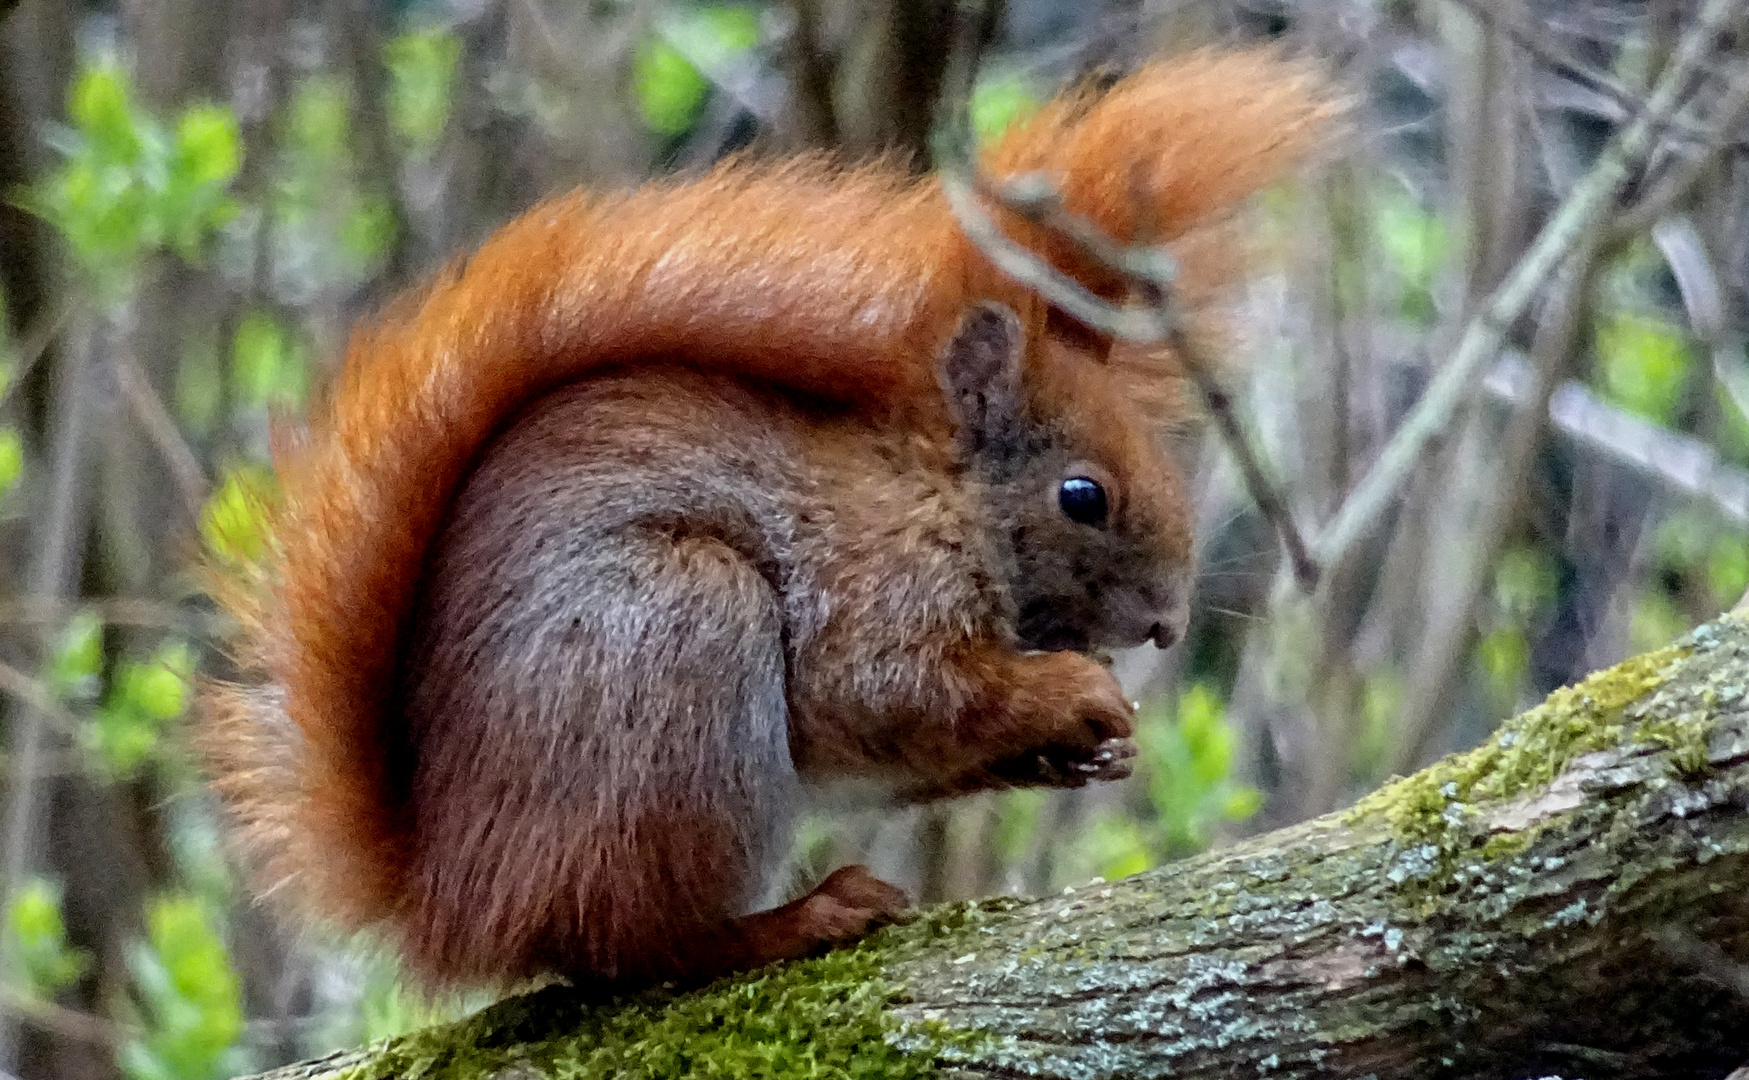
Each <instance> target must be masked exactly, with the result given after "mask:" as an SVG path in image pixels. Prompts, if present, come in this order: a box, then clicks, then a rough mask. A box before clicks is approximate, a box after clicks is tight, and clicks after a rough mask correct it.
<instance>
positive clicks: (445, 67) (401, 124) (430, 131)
mask: <svg viewBox="0 0 1749 1080" xmlns="http://www.w3.org/2000/svg"><path fill="white" fill-rule="evenodd" d="M461 52H462V43H461V39H460V38H458V37H456V36H455V35H454V34H451V33H447V32H445V31H442V30H414V31H411V32H409V33H405V34H401V35H400V36H399V37H396V38H395V39H394V40H392V41H390V42H389V43H388V44H387V45H385V46H384V47H383V63H384V64H385V65H387V67H388V69H389V121H390V122H391V123H392V124H394V126H395V133H396V134H398V135H400V136H401V138H403V139H405V140H407V142H408V144H409V145H410V146H411V147H412V148H413V150H414V152H416V153H428V152H429V151H430V150H431V148H432V147H434V146H436V145H437V140H438V139H439V138H440V137H442V135H443V129H444V127H445V126H446V125H448V123H449V108H450V99H451V96H452V94H453V92H454V88H455V69H456V62H457V61H458V60H459V59H460V58H461Z"/></svg>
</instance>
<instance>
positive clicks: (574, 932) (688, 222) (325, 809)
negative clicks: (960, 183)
mask: <svg viewBox="0 0 1749 1080" xmlns="http://www.w3.org/2000/svg"><path fill="white" fill-rule="evenodd" d="M1332 108H1333V106H1332V104H1331V100H1330V97H1329V95H1328V94H1326V93H1325V92H1324V90H1323V89H1322V86H1321V84H1320V83H1319V81H1318V80H1317V78H1316V77H1315V76H1314V75H1313V74H1312V73H1311V72H1310V71H1309V70H1308V69H1307V68H1306V67H1305V66H1303V65H1300V64H1297V63H1294V62H1291V61H1287V60H1284V59H1281V58H1280V57H1278V56H1276V55H1275V54H1273V53H1269V52H1258V51H1251V52H1236V53H1217V52H1201V53H1194V54H1190V55H1188V56H1185V57H1181V58H1179V59H1176V60H1172V61H1168V62H1163V63H1159V64H1156V65H1153V66H1150V67H1147V68H1144V69H1143V70H1141V71H1140V72H1138V73H1136V74H1133V75H1131V76H1129V77H1127V78H1126V79H1123V80H1121V81H1119V82H1118V83H1116V84H1115V85H1114V86H1112V87H1110V88H1108V89H1106V90H1104V91H1097V92H1096V91H1093V90H1085V91H1076V92H1071V93H1069V94H1067V95H1065V96H1063V97H1062V98H1059V99H1057V100H1055V101H1053V102H1051V103H1049V104H1047V105H1046V106H1045V107H1043V108H1042V109H1041V110H1040V111H1039V112H1038V113H1037V114H1036V115H1034V116H1033V117H1031V118H1030V119H1027V120H1025V121H1023V122H1021V123H1019V124H1018V125H1016V126H1015V127H1014V128H1013V129H1012V130H1011V131H1010V132H1009V133H1007V134H1006V135H1005V136H1004V137H1003V138H1001V139H1000V140H999V141H998V142H997V143H996V144H995V145H994V146H993V147H992V148H991V149H990V150H989V151H988V152H987V153H985V154H984V155H983V159H982V165H983V167H984V168H985V169H986V170H987V171H988V172H989V173H990V174H991V175H994V176H998V177H1005V176H1016V175H1020V174H1023V173H1040V174H1042V175H1044V176H1045V177H1048V178H1049V179H1050V180H1051V181H1052V182H1054V183H1055V185H1056V187H1057V190H1058V191H1059V192H1060V193H1061V195H1062V198H1063V200H1064V203H1065V205H1066V207H1067V209H1068V210H1070V211H1071V212H1073V213H1076V214H1079V215H1081V216H1083V217H1084V218H1086V219H1088V220H1090V221H1092V222H1093V223H1095V224H1097V225H1098V226H1099V227H1100V228H1102V229H1104V230H1105V231H1106V232H1107V233H1109V234H1110V235H1112V236H1114V237H1116V238H1119V239H1121V240H1126V241H1137V240H1158V241H1161V242H1165V243H1168V244H1170V245H1171V246H1172V248H1173V250H1174V253H1175V255H1176V256H1177V257H1178V259H1179V261H1180V264H1181V266H1180V278H1179V282H1178V292H1179V295H1180V298H1181V300H1182V301H1183V302H1184V303H1186V304H1187V305H1189V306H1190V307H1191V308H1192V309H1194V310H1200V309H1201V308H1204V307H1207V306H1208V305H1209V301H1210V300H1211V299H1212V298H1213V297H1214V296H1215V295H1216V294H1217V293H1218V291H1219V290H1220V289H1221V288H1222V287H1223V286H1224V285H1225V284H1226V283H1227V282H1228V281H1229V279H1230V277H1231V274H1232V270H1233V264H1234V260H1233V259H1232V257H1231V251H1232V244H1231V240H1232V237H1231V233H1230V231H1229V230H1226V229H1223V228H1222V224H1223V222H1225V221H1226V220H1227V219H1228V217H1229V216H1230V215H1229V213H1228V211H1229V210H1230V209H1231V208H1232V207H1234V206H1235V205H1236V204H1237V203H1238V202H1239V201H1240V200H1242V199H1243V198H1244V197H1246V196H1247V195H1249V194H1251V193H1252V192H1254V191H1255V190H1257V189H1258V188H1259V187H1261V186H1263V185H1264V184H1266V183H1268V182H1270V181H1271V180H1273V179H1274V178H1276V177H1277V176H1278V175H1279V174H1280V173H1281V172H1282V170H1283V169H1284V168H1286V167H1287V166H1288V165H1289V164H1291V163H1293V162H1294V161H1296V160H1297V159H1299V158H1300V157H1302V156H1303V155H1304V153H1305V152H1306V151H1307V150H1308V149H1309V148H1310V147H1311V146H1312V145H1313V144H1314V142H1315V140H1316V138H1317V137H1318V134H1319V131H1320V129H1321V127H1322V125H1323V122H1324V121H1325V119H1326V118H1327V117H1328V116H1329V114H1330V113H1331V111H1332ZM1007 224H1008V225H1009V226H1012V229H1011V232H1012V234H1013V235H1015V236H1017V237H1019V238H1021V239H1022V241H1023V242H1025V243H1028V244H1030V245H1032V247H1033V248H1034V250H1035V251H1036V252H1037V253H1038V255H1039V257H1041V258H1044V259H1048V260H1050V261H1052V262H1053V263H1055V264H1056V265H1057V266H1058V267H1059V268H1060V269H1063V270H1065V271H1066V272H1069V273H1071V274H1074V275H1075V276H1076V277H1077V278H1078V279H1079V280H1080V281H1081V282H1082V283H1083V284H1084V285H1086V286H1087V287H1088V288H1090V289H1093V290H1094V291H1096V292H1100V293H1101V294H1103V295H1107V296H1110V297H1111V298H1113V299H1115V300H1121V299H1122V297H1121V295H1118V294H1117V293H1116V289H1117V288H1118V286H1117V285H1116V284H1114V282H1113V281H1111V280H1110V279H1109V276H1103V277H1102V274H1101V272H1100V269H1099V268H1098V267H1095V266H1089V265H1084V263H1083V262H1078V261H1077V259H1076V258H1075V256H1074V253H1073V252H1072V251H1071V250H1069V249H1067V248H1065V247H1063V246H1062V245H1060V244H1056V245H1054V244H1053V243H1052V242H1051V240H1050V238H1049V237H1048V236H1045V235H1044V234H1042V233H1040V232H1039V231H1038V230H1032V229H1028V228H1027V227H1025V226H1024V224H1023V223H1020V222H1018V221H1010V222H1007ZM1177 381H1178V379H1177V376H1176V374H1175V361H1174V359H1173V358H1172V357H1171V356H1170V355H1169V354H1167V353H1165V352H1162V351H1160V350H1149V349H1138V348H1131V347H1126V346H1122V345H1115V346H1114V345H1113V344H1112V343H1111V342H1109V341H1105V340H1102V339H1101V338H1100V337H1099V335H1098V334H1097V333H1096V332H1093V331H1090V330H1088V329H1087V328H1085V327H1082V326H1080V325H1079V324H1076V323H1074V322H1073V321H1072V320H1068V319H1066V318H1065V317H1063V316H1061V315H1059V314H1058V313H1056V312H1055V311H1053V310H1051V309H1050V308H1049V306H1048V305H1047V304H1045V303H1044V302H1043V301H1041V300H1040V299H1039V298H1037V297H1036V296H1034V295H1032V294H1030V293H1029V292H1028V291H1027V290H1026V289H1025V288H1024V287H1022V286H1020V285H1018V284H1016V283H1014V282H1012V281H1010V280H1008V279H1006V278H1004V277H1003V276H1002V275H1001V274H1000V273H999V272H998V271H996V270H995V269H994V268H993V267H992V266H991V265H990V264H989V263H988V262H987V261H986V259H985V258H984V256H983V255H982V254H980V252H979V251H978V249H977V248H976V247H975V246H974V245H973V244H972V243H971V242H970V241H968V240H967V239H966V237H965V236H964V235H962V233H961V232H960V230H959V229H958V227H957V226H956V223H955V220H954V218H953V215H952V214H951V212H950V211H949V209H948V207H947V205H946V202H945V200H944V197H943V195H942V192H941V190H940V188H939V186H938V185H937V184H936V183H935V182H934V181H933V180H930V179H927V178H915V177H912V176H909V175H907V174H905V173H904V172H903V171H902V170H901V169H899V168H897V167H896V166H893V165H891V164H874V165H867V166H862V167H856V168H848V167H838V166H834V165H832V164H830V163H827V162H825V161H823V160H820V159H814V158H809V159H803V160H798V161H792V162H788V163H780V164H767V163H754V162H746V161H742V162H734V163H729V164H725V165H723V166H720V167H718V168H716V169H715V170H714V171H711V172H709V173H707V174H706V175H704V176H703V177H701V178H698V179H694V180H690V181H669V182H656V183H651V184H649V185H647V186H645V187H642V188H639V189H636V190H634V191H631V192H629V193H622V194H616V195H588V194H572V195H569V196H565V197H562V198H558V199H556V200H554V201H551V202H548V203H545V204H543V205H540V206H537V207H535V208H534V209H533V210H531V211H529V212H528V213H526V214H525V215H524V216H522V217H521V218H520V219H518V220H516V221H514V222H512V223H511V224H509V225H508V226H506V227H504V228H503V229H502V230H501V231H500V232H499V233H497V234H496V235H495V236H494V237H493V238H492V239H490V240H488V241H487V242H486V243H485V245H484V246H482V247H481V248H480V249H479V250H478V252H476V253H475V254H474V255H473V256H471V257H470V258H469V259H468V260H466V262H465V263H464V264H462V265H460V266H458V267H456V268H454V269H452V270H451V271H449V272H447V273H445V274H443V275H441V276H440V277H439V278H438V279H437V281H436V282H435V283H434V284H432V285H431V286H430V287H429V288H428V289H427V290H426V291H425V292H424V293H423V294H421V295H420V296H418V297H417V298H414V299H412V300H409V301H407V302H405V303H404V304H403V305H402V306H400V307H398V308H395V309H393V310H391V312H389V313H388V314H386V315H385V316H383V317H382V318H380V320H378V321H377V322H376V323H375V324H374V325H371V326H369V327H366V328H363V329H361V330H359V331H358V332H357V334H356V335H355V337H354V340H353V342H352V343H351V346H350V348H349V350H348V352H347V354H346V358H345V362H344V365H343V368H342V370H341V371H340V374H339V378H338V382H337V385H335V386H334V387H333V389H332V391H331V392H330V393H329V395H328V396H327V398H326V399H325V401H324V403H322V404H321V405H320V406H318V407H317V408H315V409H314V410H313V411H312V414H311V415H310V417H309V419H308V422H307V424H306V425H305V426H304V427H303V429H302V430H301V431H299V432H297V433H295V434H291V435H288V436H286V437H283V438H281V440H280V444H279V445H278V446H277V447H276V453H275V475H276V480H277V483H276V491H275V492H274V494H273V495H272V496H271V498H270V499H269V500H268V505H267V506H265V507H264V513H265V514H266V515H267V520H268V523H269V524H268V528H269V536H270V541H269V543H268V544H267V545H266V547H265V551H264V552H263V554H262V555H261V556H260V557H259V558H257V559H254V560H241V561H239V560H238V559H237V558H236V557H234V556H233V557H224V556H219V555H214V556H212V557H211V558H210V559H209V569H210V570H211V571H212V573H213V575H214V576H215V577H216V578H217V579H218V584H219V587H218V589H217V594H218V595H219V597H220V600H221V603H222V604H223V605H224V606H225V608H226V609H227V610H228V611H229V612H230V614H231V615H233V616H234V617H235V619H236V620H237V624H238V627H239V630H238V632H237V635H236V638H235V641H234V649H233V651H234V656H235V659H236V663H237V669H238V672H239V674H238V676H237V677H236V679H235V680H234V681H231V682H225V683H213V684H211V685H209V686H207V687H206V689H205V690H204V692H203V695H202V700H201V707H200V719H199V728H198V736H199V742H200V745H201V748H202V751H203V754H204V757H205V760H206V762H207V764H208V767H209V771H210V772H211V774H212V776H213V778H214V786H215V788H216V790H217V791H218V792H219V794H220V796H221V797H222V799H223V801H224V802H225V803H226V804H227V806H228V808H229V809H230V811H231V812H232V814H233V816H234V818H235V819H236V821H237V823H238V831H239V834H240V836H241V837H242V839H243V841H244V843H245V846H246V848H247V850H248V852H249V854H251V855H252V856H253V857H254V862H255V865H256V866H257V868H258V870H259V877H258V884H259V887H260V888H261V889H262V890H263V891H264V892H267V893H272V894H276V895H280V896H284V897H288V898H290V899H291V900H292V901H293V902H294V904H295V905H296V906H298V907H300V908H302V909H304V910H305V911H306V912H308V913H310V914H312V915H314V916H316V917H318V918H320V919H323V920H326V921H327V922H329V923H331V924H334V925H337V926H339V927H341V928H344V929H348V930H365V929H370V930H376V931H378V932H380V933H383V934H384V935H386V937H387V938H388V939H389V940H390V942H392V943H393V944H394V945H395V946H396V947H398V949H399V951H400V952H401V954H402V956H403V957H404V959H405V961H406V963H407V964H408V965H409V967H410V969H411V971H412V972H413V973H415V974H416V975H418V976H420V977H422V978H423V979H424V980H426V981H428V982H430V983H433V984H437V985H455V984H474V985H482V984H484V985H508V984H511V983H514V982H517V981H520V980H524V979H528V978H531V977H536V976H541V975H547V974H558V975H561V976H565V977H568V978H570V979H571V980H573V981H574V982H578V983H582V984H590V985H598V986H607V987H613V988H618V987H631V986H638V985H647V984H651V983H655V982H660V981H668V980H672V981H692V980H702V979H706V978H710V977H712V976H715V975H718V974H721V973H725V972H730V971H735V970H741V969H746V968H749V967H752V966H756V965H759V964H763V963H766V962H769V961H773V960H779V959H785V958H793V957H799V956H803V955H807V954H809V953H812V952H815V951H817V950H819V949H821V948H824V947H828V946H830V945H833V944H835V943H839V942H843V941H848V940H851V939H854V938H856V937H857V936H860V935H862V934H864V933H866V932H867V931H868V930H869V929H870V928H871V927H873V926H875V925H878V924H879V923H880V922H882V921H885V920H888V919H890V918H892V917H893V916H895V915H896V914H897V913H898V912H899V911H900V910H901V909H902V908H903V906H904V904H905V898H904V897H903V895H902V894H901V893H900V892H899V891H898V890H897V889H894V888H893V887H891V886H889V885H886V884H884V883H882V882H880V881H879V880H877V879H876V878H874V877H873V876H872V875H871V874H870V873H869V872H868V871H867V870H865V869H863V868H861V867H848V868H845V869H841V870H839V871H837V872H835V873H833V874H832V875H830V876H829V877H828V878H827V879H826V880H825V881H824V882H822V883H821V884H820V885H819V886H818V887H817V888H816V889H814V890H813V891H812V892H811V893H809V894H808V895H806V896H804V897H802V898H800V899H798V900H795V901H793V902H791V903H788V904H784V905H782V906H780V907H777V908H774V909H771V910H766V911H756V910H754V906H755V903H756V901H757V898H758V897H759V896H760V895H761V894H762V892H763V891H764V890H765V889H766V888H767V886H768V884H769V883H768V880H767V879H768V877H769V876H770V875H771V874H772V872H773V868H774V866H775V865H776V864H777V862H778V857H779V856H780V855H781V854H782V852H783V849H784V847H785V844H786V840H787V834H788V830H789V827H790V823H791V817H792V814H793V813H794V811H795V808H796V806H797V803H798V800H799V799H800V798H801V796H802V795H803V793H804V790H806V789H808V788H810V787H812V786H815V785H822V784H828V783H831V782H833V781H837V780H857V781H861V782H865V783H866V782H871V781H872V782H873V783H874V784H876V785H878V786H879V787H880V788H882V789H883V790H885V791H887V792H889V793H891V795H892V796H893V797H894V798H895V799H898V800H901V801H903V800H922V799H930V798H937V797H942V796H948V795H953V794H958V793H963V792H968V791H977V790H984V789H991V788H1001V787H1008V786H1022V785H1055V786H1078V785H1080V784H1084V783H1086V782H1088V781H1089V780H1101V779H1112V778H1117V777H1120V776H1123V775H1126V774H1127V773H1128V771H1129V760H1128V759H1129V757H1130V755H1131V754H1133V746H1132V744H1131V743H1130V741H1129V739H1130V735H1131V706H1130V704H1129V703H1128V701H1127V700H1126V699H1125V697H1124V695H1123V693H1122V692H1121V690H1120V688H1119V687H1118V685H1117V683H1116V682H1115V681H1114V679H1113V677H1112V676H1111V674H1110V673H1109V671H1108V670H1107V668H1106V666H1104V665H1102V664H1101V663H1100V662H1099V661H1098V660H1096V659H1094V658H1093V657H1092V656H1090V655H1089V653H1091V652H1093V651H1094V650H1101V649H1107V648H1113V647H1121V646H1131V645H1137V644H1141V643H1143V642H1145V641H1149V640H1152V641H1153V642H1155V643H1156V644H1157V645H1159V646H1161V647H1165V646H1167V645H1170V644H1171V642H1172V641H1173V640H1174V639H1175V638H1176V637H1177V636H1178V635H1179V634H1180V633H1181V632H1182V629H1183V623H1184V619H1185V610H1186V608H1185V605H1186V602H1187V591H1188V588H1189V567H1190V521H1189V514H1188V510H1187V506H1186V499H1185V494H1184V490H1183V485H1182V482H1181V480H1180V478H1179V474H1178V472H1177V470H1176V469H1175V468H1174V466H1173V463H1172V462H1171V460H1170V458H1169V456H1168V454H1167V452H1166V451H1165V449H1164V448H1163V446H1164V444H1163V440H1162V439H1161V437H1160V436H1161V432H1162V430H1163V429H1164V428H1166V427H1169V426H1171V425H1172V424H1173V423H1174V422H1176V421H1177V419H1178V418H1179V415H1180V413H1181V412H1182V410H1183V407H1182V406H1181V405H1180V404H1179V402H1178V398H1177V397H1176V394H1175V389H1174V388H1175V386H1176V384H1177Z"/></svg>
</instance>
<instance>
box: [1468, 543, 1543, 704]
mask: <svg viewBox="0 0 1749 1080" xmlns="http://www.w3.org/2000/svg"><path fill="white" fill-rule="evenodd" d="M1559 587H1560V582H1559V577H1558V574H1557V571H1556V569H1555V565H1554V563H1553V562H1552V561H1551V560H1550V558H1549V556H1548V554H1547V553H1546V552H1545V551H1544V550H1543V549H1542V548H1540V547H1537V546H1535V545H1520V546H1515V547H1510V548H1507V549H1506V550H1505V551H1503V552H1501V554H1500V558H1499V559H1498V560H1497V561H1496V563H1495V565H1494V581H1493V589H1492V590H1491V595H1490V598H1491V600H1492V604H1491V610H1490V611H1489V612H1488V613H1487V614H1486V615H1485V616H1484V617H1483V619H1482V621H1483V626H1484V630H1483V633H1482V636H1481V640H1480V641H1479V642H1477V644H1476V656H1475V659H1476V664H1477V666H1478V667H1479V668H1480V669H1481V675H1482V679H1483V681H1484V683H1485V684H1486V685H1487V687H1488V691H1489V694H1490V696H1491V698H1492V700H1493V702H1494V703H1495V704H1496V706H1497V707H1498V708H1499V709H1500V710H1501V711H1502V712H1503V713H1504V712H1510V711H1511V710H1512V709H1513V708H1515V707H1516V706H1517V704H1518V696H1519V692H1520V690H1521V689H1522V688H1523V686H1524V679H1525V673H1526V672H1527V671H1528V670H1529V668H1530V647H1531V644H1530V643H1531V635H1532V630H1533V627H1534V625H1535V623H1536V621H1537V619H1539V618H1540V617H1541V616H1542V613H1543V612H1544V611H1546V610H1547V609H1548V606H1549V605H1550V604H1551V603H1553V602H1554V600H1555V597H1556V593H1557V591H1558V589H1559Z"/></svg>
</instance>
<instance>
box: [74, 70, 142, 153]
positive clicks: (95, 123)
mask: <svg viewBox="0 0 1749 1080" xmlns="http://www.w3.org/2000/svg"><path fill="white" fill-rule="evenodd" d="M67 112H68V115H69V117H70V118H71V119H72V121H73V124H74V126H75V127H76V128H77V129H78V131H79V134H80V135H81V136H82V137H84V139H86V140H87V141H88V143H89V144H90V146H91V148H92V149H93V150H94V151H95V152H96V153H97V154H98V155H99V156H100V157H102V158H104V159H106V160H108V161H113V162H122V163H132V162H133V161H134V160H135V159H136V158H138V156H139V154H140V151H141V139H140V131H139V125H138V123H137V120H136V114H135V110H134V103H133V89H132V81H131V80H130V79H129V78H128V74H127V72H126V71H124V70H123V69H122V68H120V67H118V66H116V65H114V64H108V63H102V64H95V65H92V66H91V67H87V68H85V69H84V70H83V71H81V72H80V73H79V77H78V78H77V79H75V80H74V81H73V89H72V94H71V100H70V101H69V103H68V109H67Z"/></svg>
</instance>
